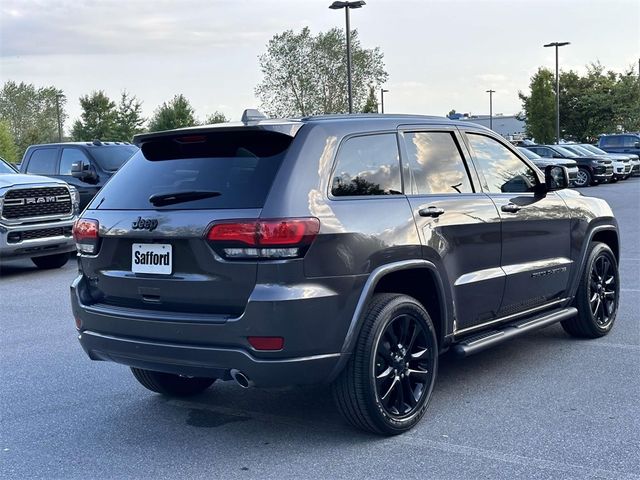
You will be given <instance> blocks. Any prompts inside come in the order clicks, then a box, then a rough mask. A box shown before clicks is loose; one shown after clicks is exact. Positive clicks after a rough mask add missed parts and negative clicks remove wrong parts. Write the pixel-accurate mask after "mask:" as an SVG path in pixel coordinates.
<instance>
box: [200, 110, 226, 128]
mask: <svg viewBox="0 0 640 480" xmlns="http://www.w3.org/2000/svg"><path fill="white" fill-rule="evenodd" d="M228 121H229V119H228V118H227V117H226V116H225V114H224V113H222V112H218V111H217V110H216V111H215V112H213V113H212V114H211V115H209V116H208V117H207V119H206V120H205V121H204V123H205V124H207V125H213V124H214V123H226V122H228Z"/></svg>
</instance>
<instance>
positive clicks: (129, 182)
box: [71, 115, 620, 434]
mask: <svg viewBox="0 0 640 480" xmlns="http://www.w3.org/2000/svg"><path fill="white" fill-rule="evenodd" d="M135 143H137V144H138V145H139V146H140V147H141V151H140V152H138V153H137V154H135V156H134V157H133V158H132V159H131V160H130V161H129V162H127V163H126V164H125V165H124V166H123V167H122V168H121V169H120V170H119V171H118V173H117V174H116V175H115V176H114V177H113V178H112V179H111V181H110V182H109V183H108V184H107V185H106V186H105V187H104V188H103V189H102V190H101V191H100V192H99V193H98V194H97V196H96V198H95V199H94V200H93V201H92V202H91V204H90V205H89V207H88V209H87V210H86V211H85V212H84V213H83V216H82V218H81V219H80V220H78V222H77V224H76V226H75V228H74V235H75V238H76V242H77V248H78V251H79V255H80V260H79V268H80V275H79V276H78V278H77V279H76V280H75V281H74V282H73V284H72V286H71V300H72V306H73V314H74V316H75V320H76V326H77V328H78V332H79V339H80V343H81V345H82V347H83V348H84V350H85V351H86V352H87V354H88V355H89V357H90V358H91V359H94V360H107V361H113V362H118V363H122V364H124V365H128V366H130V367H131V368H132V371H133V374H134V376H135V377H136V378H137V380H138V381H139V382H140V383H141V384H142V385H144V386H145V387H146V388H148V389H150V390H152V391H154V392H158V393H161V394H165V395H178V396H180V395H193V394H197V393H200V392H202V391H203V390H205V389H206V388H208V387H209V386H210V385H211V384H212V383H213V382H214V381H215V380H216V379H218V380H230V379H234V380H235V381H236V382H237V383H238V384H240V385H241V386H243V387H248V386H250V385H252V384H255V385H257V386H278V385H300V384H317V383H326V384H332V388H333V391H334V394H335V399H336V401H337V404H338V406H339V408H340V410H341V411H342V413H343V414H344V416H345V417H346V418H347V419H348V420H349V421H350V422H351V423H352V424H354V425H356V426H358V427H360V428H363V429H366V430H370V431H373V432H377V433H381V434H397V433H401V432H403V431H406V430H407V429H409V428H411V427H412V426H413V425H415V424H416V423H417V422H418V421H419V420H420V418H421V417H422V416H423V414H424V413H425V410H426V408H427V405H428V402H429V398H430V396H431V392H432V389H433V386H434V382H435V379H436V374H437V370H438V355H439V353H441V352H444V351H446V350H447V349H452V350H453V351H455V352H457V353H458V354H459V355H462V356H466V355H470V354H473V353H476V352H478V351H480V350H483V349H485V348H487V347H490V346H493V345H497V344H499V343H501V342H503V341H506V340H508V339H511V338H513V337H516V336H519V335H522V334H525V333H527V332H530V331H532V330H534V329H537V328H541V327H545V326H548V325H551V324H554V323H556V322H562V325H563V327H564V329H565V330H566V331H567V332H568V333H569V334H571V335H573V336H578V337H592V338H593V337H600V336H603V335H606V334H607V333H608V332H609V331H610V330H611V328H612V326H613V323H614V320H615V317H616V311H617V307H618V293H619V288H620V284H619V276H618V267H617V265H618V260H619V243H618V228H617V223H616V220H615V218H614V216H613V213H612V212H611V209H610V208H609V206H608V205H607V203H606V202H604V201H603V200H600V199H597V198H588V197H583V196H582V195H580V194H579V193H578V192H575V191H572V190H568V189H564V187H566V186H567V183H568V179H567V172H566V169H565V168H564V167H562V166H549V167H547V168H546V169H545V173H544V174H542V173H541V172H540V170H538V169H536V168H534V167H533V166H532V164H531V163H530V162H529V161H528V160H527V159H526V158H525V157H524V156H522V155H521V154H520V153H519V152H518V151H517V150H516V149H515V147H513V146H511V145H510V144H509V143H508V142H507V141H506V140H504V139H503V138H502V137H500V136H498V135H496V134H495V133H493V132H492V131H490V130H488V129H486V128H483V127H480V126H477V125H473V124H470V123H468V122H455V121H448V120H445V119H442V118H437V117H421V116H398V115H384V116H377V115H373V116H367V115H353V116H351V115H349V116H344V115H343V116H326V117H308V118H302V119H297V120H263V121H260V120H254V121H249V120H247V121H246V122H245V123H243V124H225V125H224V126H211V127H209V126H207V127H196V128H193V129H184V130H177V131H169V132H161V133H153V134H145V135H140V136H137V137H136V138H135Z"/></svg>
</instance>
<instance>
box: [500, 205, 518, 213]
mask: <svg viewBox="0 0 640 480" xmlns="http://www.w3.org/2000/svg"><path fill="white" fill-rule="evenodd" d="M521 208H522V207H521V206H520V205H516V204H515V203H508V204H506V205H502V207H500V210H502V211H503V212H507V213H518V211H519V210H520V209H521Z"/></svg>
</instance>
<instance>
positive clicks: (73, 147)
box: [20, 140, 138, 209]
mask: <svg viewBox="0 0 640 480" xmlns="http://www.w3.org/2000/svg"><path fill="white" fill-rule="evenodd" d="M137 151H138V147H136V146H135V145H131V144H128V143H123V142H100V141H98V140H95V141H93V142H65V143H47V144H43V145H31V146H30V147H29V148H27V151H26V152H24V156H23V157H22V163H21V164H20V171H21V172H22V173H32V174H37V175H45V176H47V177H53V178H58V179H60V180H63V181H65V182H67V183H68V184H69V185H73V186H74V187H76V188H77V189H78V192H80V209H84V208H85V207H86V206H87V205H88V204H89V202H90V201H91V199H92V198H93V197H94V195H95V194H96V193H98V190H100V189H101V188H102V186H103V185H104V184H105V183H106V182H107V180H109V178H111V176H112V175H113V174H114V173H115V172H116V170H118V169H119V168H120V167H121V166H122V165H123V164H124V162H126V161H127V160H129V158H131V156H132V155H133V154H134V153H136V152H137ZM74 164H75V167H74ZM74 168H75V171H74Z"/></svg>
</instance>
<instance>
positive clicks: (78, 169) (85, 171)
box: [71, 162, 98, 183]
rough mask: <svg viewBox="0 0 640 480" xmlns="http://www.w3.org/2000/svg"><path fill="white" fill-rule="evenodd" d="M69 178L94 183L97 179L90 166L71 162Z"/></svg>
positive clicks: (84, 163)
mask: <svg viewBox="0 0 640 480" xmlns="http://www.w3.org/2000/svg"><path fill="white" fill-rule="evenodd" d="M71 176H72V177H75V178H78V179H80V180H82V181H83V182H89V183H90V182H95V181H96V180H97V178H98V176H97V175H96V172H95V171H94V170H93V168H92V167H91V165H90V164H89V163H86V162H73V163H72V164H71Z"/></svg>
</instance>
